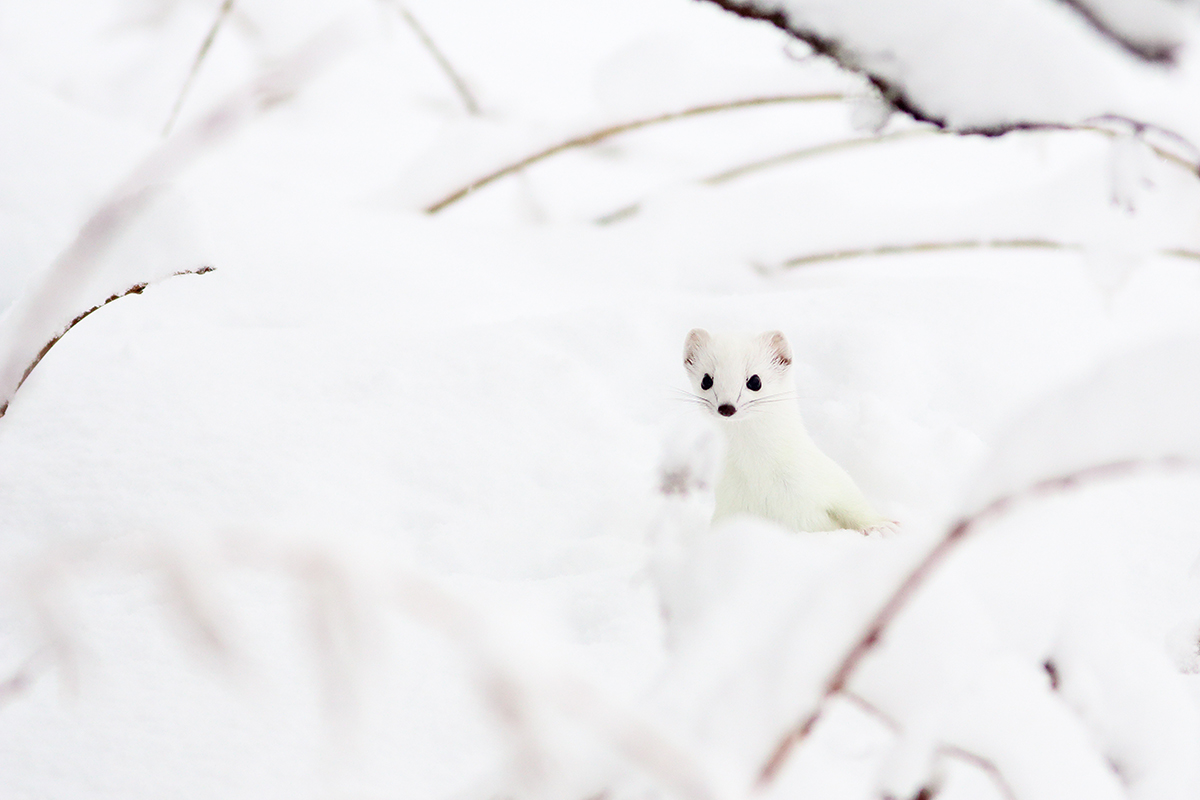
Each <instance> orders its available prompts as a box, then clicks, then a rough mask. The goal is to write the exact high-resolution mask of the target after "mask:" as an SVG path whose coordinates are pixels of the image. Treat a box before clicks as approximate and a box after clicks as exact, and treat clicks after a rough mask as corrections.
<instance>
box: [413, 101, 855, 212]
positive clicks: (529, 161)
mask: <svg viewBox="0 0 1200 800" xmlns="http://www.w3.org/2000/svg"><path fill="white" fill-rule="evenodd" d="M847 99H849V96H848V95H844V94H839V93H835V92H830V93H825V94H788V95H773V96H768V97H751V98H747V99H743V100H733V101H730V102H726V103H712V104H709V105H703V106H694V107H692V108H686V109H684V110H682V111H671V112H668V113H666V114H657V115H655V116H653V117H645V118H643V119H637V120H633V121H631V122H622V123H619V124H617V125H610V126H608V127H606V128H601V129H600V130H596V131H592V132H591V133H585V134H583V135H581V136H575V137H573V138H570V139H567V140H566V141H564V142H559V143H558V144H556V145H553V146H551V147H548V148H546V149H545V150H541V151H539V152H537V153H534V154H533V155H530V156H526V157H525V158H522V159H520V160H519V161H515V162H513V163H511V164H508V165H507V166H504V167H501V168H500V169H498V170H496V171H494V172H491V173H488V174H487V175H484V176H483V177H482V178H478V179H476V180H474V181H472V182H471V183H469V184H467V185H466V186H463V187H462V188H460V189H456V190H455V191H453V192H451V193H450V194H448V195H446V196H445V197H443V198H442V199H441V200H438V201H437V202H436V203H433V204H431V205H429V206H427V207H426V208H425V213H427V214H436V213H437V212H439V211H441V210H442V209H443V208H445V207H446V206H448V205H450V204H452V203H456V202H458V201H459V200H461V199H463V198H464V197H466V196H467V195H468V194H470V193H471V192H473V191H475V190H476V189H481V188H483V187H484V186H487V185H488V184H489V183H493V182H495V181H498V180H500V179H501V178H503V177H505V176H507V175H512V174H513V173H515V172H520V171H521V170H523V169H525V168H527V167H529V166H532V165H533V164H536V163H538V162H539V161H544V160H546V159H547V158H550V157H551V156H555V155H558V154H559V153H561V152H563V151H565V150H571V149H573V148H576V147H587V146H589V145H593V144H596V143H597V142H601V141H604V140H605V139H608V138H611V137H613V136H616V135H618V134H622V133H628V132H629V131H633V130H637V129H639V128H645V127H649V126H651V125H659V124H662V123H664V122H674V121H676V120H680V119H687V118H688V117H699V116H703V115H705V114H716V113H719V112H722V111H732V110H734V109H740V108H753V107H757V106H767V105H779V104H782V103H829V102H841V101H844V100H847Z"/></svg>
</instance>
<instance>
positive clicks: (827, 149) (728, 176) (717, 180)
mask: <svg viewBox="0 0 1200 800" xmlns="http://www.w3.org/2000/svg"><path fill="white" fill-rule="evenodd" d="M944 135H946V134H945V132H944V131H940V130H938V129H937V128H912V129H909V130H904V131H893V132H892V133H884V134H881V135H879V136H860V137H857V138H854V139H842V140H839V141H836V142H825V143H824V144H818V145H813V146H812V147H801V148H800V149H798V150H792V151H789V152H787V153H780V154H779V155H775V156H770V157H768V158H763V159H759V160H758V161H751V162H749V163H747V164H740V165H738V166H736V167H730V168H729V169H726V170H722V171H721V172H718V173H716V174H714V175H709V176H708V177H707V178H704V179H702V181H701V182H702V183H705V184H708V185H709V186H719V185H720V184H722V183H728V182H729V181H732V180H736V179H738V178H742V177H745V176H746V175H750V174H752V173H755V172H761V171H762V170H765V169H770V168H772V167H777V166H780V165H781V164H790V163H792V162H794V161H800V160H803V159H806V158H813V157H815V156H824V155H829V154H830V153H840V152H844V151H846V150H855V149H857V148H860V147H869V146H870V145H875V144H884V143H885V142H894V141H897V140H899V139H911V138H913V137H915V136H944Z"/></svg>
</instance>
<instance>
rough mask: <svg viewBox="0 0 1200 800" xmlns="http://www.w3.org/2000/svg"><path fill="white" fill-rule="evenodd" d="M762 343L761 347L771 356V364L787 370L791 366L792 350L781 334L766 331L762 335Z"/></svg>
mask: <svg viewBox="0 0 1200 800" xmlns="http://www.w3.org/2000/svg"><path fill="white" fill-rule="evenodd" d="M762 342H763V346H764V347H766V348H767V352H768V353H770V354H771V363H772V364H775V365H776V366H778V367H779V368H780V369H787V368H788V367H790V366H791V365H792V348H791V347H790V346H789V345H788V341H787V338H786V337H784V335H783V334H782V333H780V332H779V331H767V332H766V333H764V334H763V335H762Z"/></svg>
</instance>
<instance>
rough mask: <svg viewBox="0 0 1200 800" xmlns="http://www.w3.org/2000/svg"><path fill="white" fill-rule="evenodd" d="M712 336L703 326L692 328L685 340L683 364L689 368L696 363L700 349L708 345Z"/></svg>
mask: <svg viewBox="0 0 1200 800" xmlns="http://www.w3.org/2000/svg"><path fill="white" fill-rule="evenodd" d="M711 341H712V337H711V336H709V335H708V331H706V330H704V329H703V328H692V329H691V330H690V331H688V335H687V339H685V340H684V342H683V365H684V366H685V367H688V368H689V369H690V368H691V367H693V366H695V365H696V359H697V358H698V357H699V356H700V351H701V350H703V349H704V348H706V347H708V343H709V342H711Z"/></svg>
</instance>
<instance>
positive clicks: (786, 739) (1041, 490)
mask: <svg viewBox="0 0 1200 800" xmlns="http://www.w3.org/2000/svg"><path fill="white" fill-rule="evenodd" d="M1150 469H1167V470H1180V469H1200V464H1197V463H1195V462H1193V461H1190V460H1188V459H1186V458H1182V457H1178V456H1168V457H1165V458H1161V459H1152V460H1147V459H1133V460H1128V461H1117V462H1113V463H1110V464H1100V465H1096V466H1092V467H1086V468H1084V469H1080V470H1077V471H1075V472H1070V473H1067V474H1066V475H1060V476H1057V477H1053V478H1046V479H1043V480H1040V481H1037V482H1035V483H1033V484H1031V485H1029V486H1027V487H1025V488H1024V489H1021V490H1018V491H1016V492H1013V493H1011V494H1006V495H1002V496H1000V497H998V498H996V499H995V500H993V501H991V502H990V503H988V504H987V505H985V506H984V507H982V508H981V509H979V510H978V511H976V512H974V513H972V514H969V515H968V516H965V517H963V518H962V519H960V520H958V521H957V522H956V523H954V525H952V526H951V527H950V529H949V530H948V531H947V532H946V534H945V535H944V536H943V537H942V539H941V540H940V541H939V542H938V543H937V544H936V545H935V546H934V547H933V549H932V550H930V551H929V553H928V554H926V556H925V557H924V558H923V559H921V561H920V562H919V563H918V564H917V565H916V566H915V567H914V568H913V569H912V570H911V571H910V572H909V573H908V575H906V576H905V578H904V580H903V581H901V582H900V585H899V586H898V587H897V588H896V590H895V591H893V592H892V594H891V596H890V597H889V598H888V600H887V602H885V603H884V604H883V607H882V608H880V609H879V611H878V612H876V614H875V616H874V617H873V618H872V619H871V622H870V623H868V625H867V629H866V631H865V632H864V633H863V634H862V636H860V637H859V639H858V640H857V641H856V642H855V643H854V645H853V646H852V647H851V648H850V650H849V652H847V653H846V655H845V656H843V658H842V659H841V661H840V662H839V663H838V665H837V668H836V669H835V670H834V672H833V675H832V676H831V677H830V678H829V680H828V681H827V682H826V684H825V688H824V689H823V690H822V693H821V698H820V700H818V701H817V705H816V707H815V708H813V709H812V711H810V712H809V713H808V714H807V715H806V716H805V717H804V718H803V719H802V720H801V721H800V723H799V724H797V725H796V726H795V727H793V728H792V729H791V730H790V731H788V732H787V733H786V734H785V735H784V736H783V738H782V739H780V741H779V743H778V744H777V745H776V747H775V749H774V751H772V753H771V755H770V757H768V758H767V760H766V761H765V762H764V763H763V766H762V769H761V770H760V771H759V776H758V786H759V788H760V789H763V788H766V787H767V786H768V785H769V784H770V783H771V782H772V781H773V780H774V779H775V777H776V775H778V774H779V771H780V769H782V768H783V765H784V763H785V762H786V761H787V758H788V756H789V755H790V754H791V752H792V750H793V749H794V748H795V747H796V746H797V745H799V744H801V743H802V742H803V741H804V740H805V739H807V738H808V736H809V734H811V733H812V730H813V728H814V727H815V726H816V724H817V722H818V721H819V720H820V719H821V716H822V715H823V714H824V712H825V707H826V704H827V703H828V702H829V699H830V698H831V697H833V696H834V695H838V694H841V693H843V692H844V691H845V690H846V687H847V685H848V683H849V681H850V679H851V678H852V677H853V676H854V673H855V672H856V671H857V670H858V667H859V665H860V664H861V663H862V661H863V659H865V658H866V657H867V656H868V655H869V654H870V653H871V651H872V650H874V649H875V647H876V646H877V645H878V644H879V642H880V641H881V640H882V639H883V636H884V634H885V633H886V631H887V629H888V627H889V626H890V625H891V624H892V622H893V621H894V620H895V619H896V617H897V616H898V615H899V614H900V612H901V611H902V610H903V609H904V608H905V607H906V606H907V605H908V604H909V602H910V601H911V600H912V598H913V596H914V595H915V594H916V593H917V591H918V590H919V589H920V588H921V586H922V585H923V584H924V583H925V582H926V581H927V580H928V579H929V576H930V575H932V574H933V573H934V572H935V571H936V570H937V569H938V568H939V567H940V566H941V565H942V563H943V562H944V561H945V560H946V558H947V556H949V555H950V553H951V552H953V551H954V550H955V548H957V547H958V545H959V544H960V543H961V542H962V541H963V540H964V539H966V538H967V537H968V536H969V535H971V534H972V533H974V532H975V531H977V530H978V529H979V527H980V526H981V525H982V524H983V523H984V522H987V521H989V520H991V519H993V518H995V517H999V516H1003V515H1004V514H1006V513H1007V512H1008V511H1010V510H1011V509H1012V508H1013V507H1014V506H1016V505H1017V504H1019V503H1023V502H1026V501H1029V500H1032V499H1035V498H1041V497H1044V496H1046V495H1051V494H1057V493H1059V492H1063V491H1066V490H1069V489H1073V488H1076V487H1078V486H1081V485H1086V484H1090V483H1093V482H1095V481H1097V480H1102V479H1106V478H1114V477H1120V476H1125V475H1131V474H1136V473H1139V472H1144V471H1147V470H1150Z"/></svg>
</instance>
